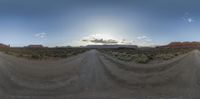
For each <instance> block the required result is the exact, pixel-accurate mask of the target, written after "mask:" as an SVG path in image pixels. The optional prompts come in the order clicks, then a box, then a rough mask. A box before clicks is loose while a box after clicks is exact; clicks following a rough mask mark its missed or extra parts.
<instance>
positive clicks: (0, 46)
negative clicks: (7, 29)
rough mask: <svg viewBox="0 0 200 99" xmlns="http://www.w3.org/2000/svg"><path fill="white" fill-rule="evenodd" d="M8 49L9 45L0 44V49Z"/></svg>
mask: <svg viewBox="0 0 200 99" xmlns="http://www.w3.org/2000/svg"><path fill="white" fill-rule="evenodd" d="M9 47H10V45H6V44H2V43H0V48H9Z"/></svg>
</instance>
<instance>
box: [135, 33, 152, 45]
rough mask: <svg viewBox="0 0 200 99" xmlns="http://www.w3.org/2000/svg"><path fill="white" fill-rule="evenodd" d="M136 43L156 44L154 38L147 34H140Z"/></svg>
mask: <svg viewBox="0 0 200 99" xmlns="http://www.w3.org/2000/svg"><path fill="white" fill-rule="evenodd" d="M135 44H137V45H140V46H151V45H154V43H153V40H152V39H151V38H150V37H148V36H145V35H142V36H138V37H137V40H135Z"/></svg>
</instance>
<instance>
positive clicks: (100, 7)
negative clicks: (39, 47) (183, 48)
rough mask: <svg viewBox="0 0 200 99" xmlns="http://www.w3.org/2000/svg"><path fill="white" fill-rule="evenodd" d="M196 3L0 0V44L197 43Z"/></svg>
mask: <svg viewBox="0 0 200 99" xmlns="http://www.w3.org/2000/svg"><path fill="white" fill-rule="evenodd" d="M199 4H200V1H199V0H148V1H147V0H0V42H1V43H5V44H10V45H11V46H25V45H29V44H43V45H45V46H67V45H72V46H79V45H88V44H137V45H141V46H151V45H161V44H167V43H169V42H172V41H200V39H199V38H200V34H199V33H200V30H199V26H200V22H199V21H200V13H199V12H200V7H199Z"/></svg>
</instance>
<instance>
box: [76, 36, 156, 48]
mask: <svg viewBox="0 0 200 99" xmlns="http://www.w3.org/2000/svg"><path fill="white" fill-rule="evenodd" d="M80 43H81V44H83V45H84V44H86V45H91V44H97V45H99V44H105V45H106V44H107V45H112V44H122V45H139V46H151V45H154V43H153V40H152V39H151V38H150V37H147V36H145V35H142V36H138V37H136V39H133V40H129V39H125V38H123V39H119V38H118V39H116V38H114V37H112V36H110V37H109V36H108V35H103V36H102V35H89V36H87V37H83V38H82V39H81V40H80Z"/></svg>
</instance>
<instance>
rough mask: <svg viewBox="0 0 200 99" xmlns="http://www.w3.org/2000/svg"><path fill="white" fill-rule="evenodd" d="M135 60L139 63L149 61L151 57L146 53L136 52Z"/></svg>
mask: <svg viewBox="0 0 200 99" xmlns="http://www.w3.org/2000/svg"><path fill="white" fill-rule="evenodd" d="M134 61H135V62H137V63H147V62H148V61H149V58H148V57H147V56H146V55H145V54H136V55H134Z"/></svg>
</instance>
